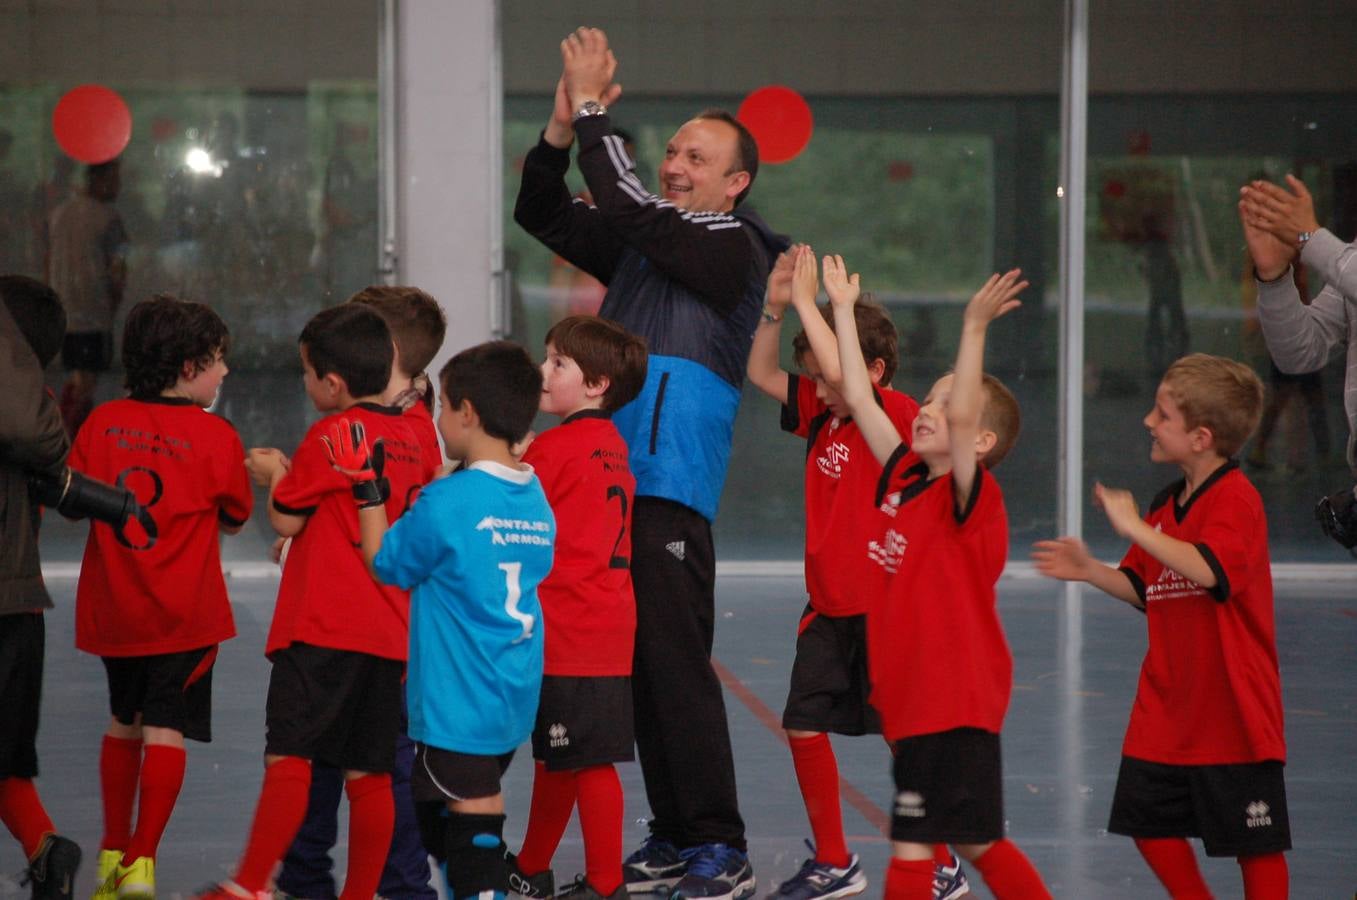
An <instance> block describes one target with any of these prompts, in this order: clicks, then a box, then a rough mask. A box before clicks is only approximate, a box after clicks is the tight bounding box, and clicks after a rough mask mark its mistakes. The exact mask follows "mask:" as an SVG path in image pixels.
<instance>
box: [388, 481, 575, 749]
mask: <svg viewBox="0 0 1357 900" xmlns="http://www.w3.org/2000/svg"><path fill="white" fill-rule="evenodd" d="M555 540H556V519H555V517H554V516H553V515H552V513H551V507H550V506H548V505H547V498H546V495H545V494H543V493H542V486H541V484H540V483H539V482H538V481H537V476H536V475H534V474H533V473H532V470H531V469H529V470H526V471H520V470H516V469H510V468H508V467H506V466H502V465H499V464H498V463H491V462H480V463H476V464H474V465H472V466H471V467H470V468H469V469H467V470H465V471H459V472H454V473H453V474H452V475H449V476H448V477H447V478H441V479H439V480H437V481H434V482H432V483H430V484H429V485H427V486H426V487H425V488H424V490H423V491H422V492H421V493H420V495H419V498H418V499H417V500H416V501H415V503H414V505H413V506H411V507H410V509H409V510H408V511H407V512H406V513H405V514H404V515H403V516H401V517H400V518H399V519H397V520H396V522H395V524H393V525H392V526H391V529H390V530H389V531H388V532H387V533H386V537H385V538H384V539H383V540H382V549H381V550H380V552H378V554H377V558H376V559H375V560H374V561H373V568H374V569H375V570H376V572H377V577H378V578H380V579H381V580H382V581H383V582H385V583H387V584H394V585H397V586H399V587H403V588H409V590H410V668H409V673H408V676H407V681H406V688H405V691H406V697H407V699H408V701H409V706H410V737H412V738H414V739H415V740H416V741H419V742H421V743H423V744H428V745H429V746H432V747H438V748H441V749H444V750H455V751H457V752H459V753H472V754H477V755H482V756H487V755H496V754H500V753H507V752H508V751H510V750H513V749H514V748H515V747H517V746H518V745H519V744H521V743H523V742H524V741H525V740H527V739H528V736H529V735H530V734H531V733H532V727H533V720H534V719H535V717H536V715H537V698H538V694H539V693H540V691H541V687H542V635H543V626H542V609H541V606H539V605H538V602H537V584H538V582H540V581H541V580H542V579H543V578H545V577H546V576H547V573H548V572H549V571H550V570H551V562H552V548H553V545H554V544H555Z"/></svg>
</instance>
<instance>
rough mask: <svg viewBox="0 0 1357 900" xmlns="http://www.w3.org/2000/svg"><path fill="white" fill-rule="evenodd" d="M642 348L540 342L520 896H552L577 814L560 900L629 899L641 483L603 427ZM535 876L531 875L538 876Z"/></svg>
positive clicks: (628, 390) (629, 394) (624, 336)
mask: <svg viewBox="0 0 1357 900" xmlns="http://www.w3.org/2000/svg"><path fill="white" fill-rule="evenodd" d="M645 374H646V348H645V342H644V341H642V340H641V339H640V338H638V337H636V336H635V335H633V334H630V333H628V332H627V331H626V329H624V328H622V327H621V326H620V325H617V324H616V323H613V322H609V321H607V320H606V319H600V318H597V317H594V316H570V317H568V318H566V319H562V320H561V321H560V322H557V323H556V324H555V325H554V326H552V328H551V330H550V331H548V332H547V337H546V360H545V361H544V362H543V363H542V394H541V403H540V406H539V408H540V409H541V411H542V412H544V413H549V414H551V415H554V416H559V417H560V418H561V424H560V425H558V426H557V427H555V428H550V429H548V430H546V431H544V432H543V433H542V434H540V435H538V436H537V438H536V439H534V440H533V442H532V444H531V445H529V447H528V449H527V452H526V453H525V454H524V455H523V461H524V462H525V463H528V464H530V465H531V466H532V467H533V469H534V471H535V472H536V473H537V477H538V478H539V479H540V480H541V482H542V489H543V490H544V491H545V492H546V496H547V500H548V501H550V503H551V509H552V512H554V513H555V515H556V526H557V533H558V537H557V541H556V559H555V563H554V564H553V565H552V569H551V574H550V575H549V576H548V577H547V579H546V580H545V581H543V582H542V584H541V586H540V587H539V588H538V593H539V594H540V596H541V601H542V615H543V618H544V619H545V623H546V662H545V676H544V678H543V680H542V698H541V703H540V705H539V706H538V709H537V724H536V727H535V728H534V729H533V736H532V750H533V758H534V759H535V760H536V768H535V774H534V777H533V788H532V807H531V812H530V813H529V816H528V828H527V832H526V834H525V835H524V837H523V848H522V850H520V851H519V854H518V857H517V865H518V869H519V871H518V872H517V873H515V874H524V875H526V876H527V878H526V879H525V880H523V881H522V882H520V883H516V884H515V886H514V889H515V891H516V892H517V893H520V894H523V895H525V896H530V897H537V896H551V894H552V888H553V887H554V878H553V876H552V874H551V868H550V867H551V858H552V856H553V855H555V852H556V848H557V846H558V845H559V844H560V841H561V835H562V834H563V833H564V832H565V827H566V825H567V824H568V823H569V821H570V815H571V813H572V811H573V810H574V808H575V806H576V805H577V804H578V806H579V810H580V829H581V831H582V832H583V834H584V867H585V874H584V876H583V877H582V878H580V879H579V880H577V881H576V882H575V884H574V885H573V886H572V887H571V888H569V889H568V890H567V891H566V892H565V894H568V895H570V896H575V897H579V898H581V900H590V898H600V897H613V898H620V897H624V896H625V895H626V888H625V886H624V885H623V883H622V811H623V798H622V783H621V781H619V780H618V777H617V770H616V768H615V767H614V766H615V764H616V763H619V762H630V761H631V760H632V759H633V758H634V756H633V749H632V746H633V740H634V736H633V729H632V698H631V663H632V650H633V640H634V637H635V631H636V599H635V596H634V595H633V593H632V586H631V510H632V503H633V500H634V499H635V494H636V481H635V479H634V478H632V475H631V469H630V468H629V466H628V463H627V445H626V442H625V441H623V440H622V436H621V435H620V434H619V433H618V431H617V428H616V427H615V426H614V425H613V423H612V413H613V411H614V410H616V409H618V408H620V407H621V406H623V405H625V404H627V403H629V402H630V401H631V399H632V398H633V397H635V396H636V394H637V392H638V391H640V389H641V385H642V384H644V383H645ZM534 876H535V877H534Z"/></svg>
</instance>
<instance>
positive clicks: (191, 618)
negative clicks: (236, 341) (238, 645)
mask: <svg viewBox="0 0 1357 900" xmlns="http://www.w3.org/2000/svg"><path fill="white" fill-rule="evenodd" d="M229 347H230V335H229V333H228V331H227V328H226V323H225V322H223V321H222V320H221V318H220V317H219V316H218V315H217V314H216V313H215V312H214V311H213V310H212V309H211V308H210V307H208V306H205V305H203V304H201V303H194V302H191V301H188V300H180V299H178V298H176V297H172V296H169V295H165V294H161V295H158V296H156V297H153V298H152V299H150V300H144V301H142V302H141V303H138V304H137V305H136V306H134V307H133V308H132V309H131V311H129V312H128V314H127V323H126V328H125V330H124V332H123V343H122V358H123V364H124V366H125V367H126V376H125V378H124V386H125V387H126V388H127V392H128V396H127V397H126V398H125V399H121V400H114V401H112V402H109V403H105V404H103V405H101V406H99V407H97V408H96V409H95V410H94V411H93V412H92V413H91V414H90V416H89V418H87V419H86V420H85V424H84V425H82V426H81V428H80V431H79V433H78V434H77V435H76V438H75V446H74V447H73V448H72V450H71V460H70V462H71V466H72V467H74V468H76V469H78V470H80V471H82V472H84V473H85V474H86V475H90V476H92V477H94V478H98V479H100V480H102V481H107V482H110V483H112V482H116V483H118V484H120V485H125V486H126V487H128V488H130V489H131V490H132V491H133V492H134V493H135V494H136V496H137V500H138V502H139V503H140V504H141V506H142V508H143V510H144V511H145V514H144V515H141V516H138V517H136V518H131V519H128V520H127V522H126V523H124V524H123V525H122V526H121V527H117V528H115V527H113V526H112V525H109V524H106V523H103V522H91V523H90V531H89V539H88V541H87V542H86V544H85V556H84V560H83V561H82V563H81V567H80V583H79V586H78V588H77V590H76V618H75V645H76V646H77V647H78V648H80V649H81V650H84V651H85V652H86V653H93V654H95V655H97V656H99V657H102V659H103V662H104V669H105V671H106V673H107V676H108V693H109V706H110V709H111V711H112V719H111V721H110V722H109V725H108V729H107V731H105V733H104V738H103V743H102V746H101V748H100V752H99V776H100V783H101V787H102V792H103V806H104V835H103V838H102V840H101V841H100V843H99V870H98V876H97V879H98V880H97V885H98V887H97V888H96V890H95V896H96V897H115V896H116V897H119V898H129V897H137V898H142V897H154V896H155V857H156V851H157V848H158V847H159V845H160V838H161V836H162V834H163V833H164V831H165V826H166V825H167V824H168V823H169V819H170V815H171V813H173V811H174V804H175V801H176V800H177V799H178V796H179V790H180V788H181V787H182V786H183V782H184V767H185V763H186V756H185V750H184V739H185V738H188V739H190V740H195V741H203V742H207V741H210V740H211V739H212V731H211V717H212V667H213V663H214V662H215V661H216V657H217V645H218V644H220V643H221V642H222V641H225V640H229V639H230V638H232V637H235V633H236V630H235V622H234V620H233V618H232V616H231V604H230V601H229V600H228V598H227V595H226V582H225V579H224V578H223V577H222V573H221V555H220V547H219V544H220V533H221V532H223V531H225V532H226V533H228V534H234V533H236V532H238V531H239V530H240V529H241V526H243V525H244V524H245V522H246V521H247V520H248V519H249V517H250V510H251V508H252V507H253V505H254V497H253V494H252V493H251V491H250V480H249V476H248V474H247V473H246V471H245V467H244V465H242V463H241V460H242V459H243V458H244V455H245V450H244V448H243V447H242V446H241V443H240V437H239V436H238V435H237V434H236V431H235V429H234V428H233V427H232V426H231V423H229V422H227V421H226V420H225V419H222V418H221V417H219V416H215V415H213V414H211V413H209V412H207V408H208V407H211V406H212V405H213V404H215V403H216V401H217V394H218V391H219V390H220V389H221V383H222V379H223V378H225V377H226V373H227V371H228V370H227V367H226V359H225V355H226V353H227V351H228V350H229ZM134 804H135V805H136V809H137V816H136V827H135V829H134V828H133V827H132V809H133V805H134Z"/></svg>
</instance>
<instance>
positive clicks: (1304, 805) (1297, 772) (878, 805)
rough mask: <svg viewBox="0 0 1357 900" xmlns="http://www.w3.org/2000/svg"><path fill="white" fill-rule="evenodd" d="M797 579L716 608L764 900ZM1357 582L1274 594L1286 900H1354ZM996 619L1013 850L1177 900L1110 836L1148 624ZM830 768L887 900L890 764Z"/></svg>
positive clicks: (1043, 603)
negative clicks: (1005, 665)
mask: <svg viewBox="0 0 1357 900" xmlns="http://www.w3.org/2000/svg"><path fill="white" fill-rule="evenodd" d="M73 568H74V567H72V566H66V567H57V568H56V569H55V572H56V574H54V575H53V577H51V578H50V579H49V584H50V587H51V590H52V594H53V597H54V599H55V601H56V604H57V608H56V610H54V611H53V612H51V613H49V614H48V617H47V672H46V684H45V692H44V698H43V720H42V729H41V733H40V736H39V742H40V748H39V750H40V755H41V766H42V773H41V775H40V777H39V781H38V784H39V789H40V791H41V793H42V796H43V798H44V800H45V801H46V803H47V806H48V808H49V810H50V811H51V813H52V816H53V818H54V820H55V821H56V823H57V826H58V828H60V829H61V830H63V831H64V832H65V833H67V834H69V835H71V836H73V837H74V838H75V839H76V840H77V841H79V842H80V844H81V845H82V846H83V847H84V848H85V852H86V864H85V865H84V866H83V868H82V870H81V873H80V878H79V883H78V892H77V893H78V894H79V895H83V896H88V894H89V892H90V891H91V890H92V888H93V875H92V872H93V864H92V861H93V859H94V857H95V851H96V850H97V846H96V843H97V841H98V840H99V835H100V832H101V820H100V801H99V783H98V751H99V740H100V735H101V733H102V731H103V729H104V727H105V724H106V721H107V695H106V688H105V682H104V671H103V667H102V666H101V665H100V663H99V661H98V659H96V658H94V657H92V656H87V655H85V654H83V653H80V652H78V651H76V650H75V649H74V647H73V606H74V596H75V578H74V577H73V572H71V571H70V570H71V569H73ZM241 571H242V572H244V574H237V575H235V576H233V577H232V578H231V579H230V581H229V587H230V590H231V596H232V600H233V602H234V606H235V613H236V625H237V629H238V631H239V637H238V638H237V639H236V640H233V641H231V642H229V643H227V644H225V645H224V646H223V647H222V651H221V655H220V658H219V661H218V663H217V668H216V674H215V676H214V678H215V693H214V716H213V720H214V721H213V729H214V733H215V740H214V741H213V742H212V743H211V744H209V745H205V746H204V745H195V744H190V748H189V766H188V775H187V778H186V781H185V785H184V790H183V793H182V794H181V796H180V799H179V805H178V807H177V809H176V811H175V815H174V818H173V819H172V820H171V822H170V825H169V829H168V831H167V833H166V835H165V840H164V843H163V844H162V847H161V854H160V857H159V860H158V879H157V880H158V883H159V886H160V888H161V891H160V895H161V896H162V897H166V898H169V897H179V896H188V895H191V894H192V893H193V892H194V891H195V890H196V889H197V888H199V887H201V886H202V885H204V884H205V883H207V882H210V881H214V880H217V879H220V878H223V877H226V876H227V875H229V873H230V870H231V868H232V867H233V866H234V863H235V861H236V858H237V856H238V854H239V852H240V850H241V848H242V845H243V842H244V840H245V836H246V830H247V828H248V826H249V821H250V818H251V816H252V815H253V812H254V805H255V801H256V798H257V796H258V789H259V784H260V780H261V771H262V761H261V754H262V748H263V739H264V696H265V691H266V688H267V684H268V674H269V667H268V664H267V662H266V661H265V660H264V658H263V656H262V648H263V643H264V636H265V634H266V631H267V628H268V622H269V616H270V613H271V611H272V605H273V598H274V593H275V591H276V588H277V578H276V576H275V575H272V574H271V573H269V572H268V571H267V569H260V568H255V569H251V570H245V569H243V568H242V570H241ZM794 571H795V570H794V569H790V568H788V567H785V566H765V567H760V566H758V565H754V564H743V565H742V564H730V565H726V566H723V567H722V574H721V576H720V578H719V581H718V588H717V606H718V612H717V616H718V624H717V638H716V649H715V654H714V656H715V662H716V666H717V671H718V672H719V674H720V675H721V677H722V679H723V681H724V682H725V684H726V688H727V690H726V704H727V710H728V713H729V719H730V724H731V732H732V739H733V741H734V746H735V761H736V767H737V776H738V780H739V790H740V800H741V806H742V809H743V813H744V816H745V821H746V824H747V828H748V835H749V842H750V851H751V855H752V859H753V863H754V868H755V871H756V874H757V876H758V879H759V886H758V892H757V896H758V897H762V896H764V895H765V894H766V893H767V892H768V891H770V890H771V889H772V888H773V886H774V885H775V884H776V883H777V882H778V881H780V880H782V879H783V878H786V877H789V876H790V875H792V874H793V873H794V872H795V871H796V870H797V868H798V866H799V865H800V862H801V860H802V859H803V858H804V855H805V853H806V848H805V845H804V844H803V843H802V842H803V840H804V839H805V838H807V837H809V834H810V831H809V827H808V825H807V823H806V818H805V813H804V810H803V808H802V805H801V800H800V795H799V793H798V791H797V788H796V780H795V776H794V773H793V770H792V764H791V758H790V755H789V753H788V751H787V748H786V746H785V744H784V742H783V739H782V734H781V731H780V729H779V728H778V721H779V718H780V713H781V708H782V703H783V700H784V699H785V692H786V687H787V676H788V672H789V670H790V666H791V661H792V651H793V641H794V635H795V628H796V622H797V618H798V614H799V613H800V611H801V608H802V605H803V603H804V595H803V588H802V583H801V580H800V578H799V577H797V576H796V575H795V574H794ZM1330 571H1337V573H1338V574H1340V575H1345V574H1346V573H1344V572H1343V571H1342V570H1330ZM1353 576H1354V577H1344V578H1343V580H1341V581H1324V580H1315V579H1313V578H1312V579H1296V580H1290V581H1279V582H1278V584H1277V590H1276V610H1277V634H1278V643H1279V651H1280V657H1281V666H1282V686H1283V692H1284V700H1285V708H1286V736H1287V743H1288V748H1289V757H1290V758H1289V761H1288V765H1287V769H1286V775H1287V787H1288V798H1289V806H1290V813H1291V821H1292V828H1293V840H1294V843H1295V849H1294V850H1293V851H1292V852H1291V853H1290V854H1289V855H1288V859H1289V863H1290V871H1291V885H1292V897H1295V898H1304V900H1309V898H1339V897H1351V896H1353V893H1354V890H1357V814H1354V813H1355V811H1357V767H1355V766H1354V765H1353V764H1352V760H1353V759H1354V745H1355V744H1357V655H1355V654H1354V652H1353V651H1354V647H1357V567H1354V570H1353ZM999 606H1000V610H1001V613H1002V616H1003V621H1004V626H1005V629H1006V631H1007V634H1008V640H1009V643H1010V646H1011V648H1012V651H1013V658H1014V690H1013V697H1012V702H1011V704H1010V706H1009V711H1008V718H1007V720H1006V723H1005V728H1004V735H1003V747H1004V785H1005V802H1006V812H1007V819H1008V829H1009V835H1010V837H1012V838H1013V839H1014V840H1015V841H1016V842H1017V843H1018V844H1019V845H1020V846H1021V847H1022V848H1023V849H1024V850H1025V851H1026V852H1027V853H1028V855H1029V856H1030V857H1031V858H1032V860H1033V861H1034V862H1035V863H1036V865H1037V867H1038V868H1039V869H1040V870H1041V872H1042V874H1043V875H1044V877H1045V879H1046V881H1047V883H1048V885H1049V886H1050V887H1051V889H1052V891H1053V892H1054V894H1055V896H1057V897H1062V898H1064V897H1069V898H1107V900H1132V898H1150V897H1157V896H1163V893H1162V891H1161V889H1160V888H1159V886H1158V884H1157V882H1156V881H1155V880H1154V878H1153V876H1152V875H1151V874H1150V871H1149V869H1148V868H1147V867H1146V866H1145V864H1144V863H1143V862H1142V861H1141V859H1140V857H1139V855H1138V854H1137V853H1136V851H1135V849H1134V846H1133V845H1132V843H1131V841H1130V840H1129V839H1126V838H1122V837H1118V836H1115V835H1108V834H1107V833H1106V831H1105V826H1106V824H1107V813H1108V808H1109V804H1110V802H1111V796H1112V787H1113V783H1114V780H1115V776H1116V771H1117V763H1118V759H1119V754H1120V745H1121V738H1122V732H1123V729H1124V727H1125V724H1126V719H1127V715H1128V712H1129V710H1130V704H1131V699H1132V697H1133V695H1134V692H1135V683H1136V675H1137V672H1138V668H1139V665H1140V660H1141V657H1142V654H1143V652H1144V647H1145V626H1144V620H1143V618H1142V617H1141V616H1140V614H1138V613H1136V612H1135V611H1133V610H1131V609H1130V608H1129V607H1126V606H1124V605H1123V604H1121V603H1119V602H1117V601H1115V600H1112V599H1110V598H1108V597H1105V596H1103V595H1101V594H1097V593H1096V592H1092V591H1085V592H1084V593H1083V594H1082V595H1080V594H1078V593H1077V592H1073V593H1067V591H1066V589H1065V587H1064V586H1063V585H1060V584H1057V583H1055V582H1049V581H1046V580H1044V579H1040V578H1038V577H1034V576H1032V575H1031V573H1030V570H1029V569H1027V568H1026V567H1024V566H1017V567H1015V571H1014V572H1013V574H1010V575H1006V576H1005V577H1004V579H1003V580H1002V581H1001V582H1000V585H999ZM940 687H945V686H941V685H940ZM835 748H836V750H837V752H838V755H839V763H840V770H841V775H842V779H843V798H844V822H845V826H846V829H847V831H848V834H849V835H850V845H851V846H852V848H853V849H854V850H855V851H856V852H857V853H859V854H861V856H862V859H863V862H864V866H865V868H866V871H867V873H868V876H869V878H870V879H871V882H872V884H871V886H870V887H869V889H868V893H867V894H865V895H864V896H879V895H880V888H881V881H882V879H881V875H882V872H883V871H884V867H885V864H886V859H887V854H888V844H887V842H886V840H885V839H884V838H883V836H882V829H883V827H884V826H885V825H886V823H887V821H888V816H887V810H889V808H890V807H889V804H890V799H891V785H890V778H889V768H888V761H889V754H888V752H887V750H886V748H885V746H884V745H883V744H882V743H881V742H880V741H879V740H878V739H876V738H870V737H867V738H856V739H842V738H840V739H836V740H835ZM529 757H530V751H529V750H528V749H527V748H523V749H521V750H520V751H519V755H518V757H517V758H516V759H515V761H514V764H513V766H512V767H511V769H510V770H509V773H508V776H507V780H506V785H505V789H506V794H507V799H508V808H509V809H508V812H509V819H508V824H507V827H506V839H507V840H508V842H509V844H510V846H511V848H514V849H516V848H517V844H518V841H519V839H520V837H521V835H522V831H523V826H524V823H525V817H526V814H527V806H528V795H529V785H530V779H531V771H532V769H531V765H530V758H529ZM622 775H623V784H624V787H625V789H626V791H627V819H626V831H627V834H626V840H625V842H626V846H627V847H628V848H631V847H633V846H634V845H636V844H637V843H639V841H640V840H641V838H642V836H643V835H644V834H645V827H644V816H645V815H646V807H645V802H644V794H643V791H642V787H641V778H640V771H639V769H638V768H637V767H636V765H635V764H632V765H627V766H623V767H622ZM346 815H347V813H341V819H343V818H344V817H345V816H346ZM1196 846H1197V852H1198V855H1199V857H1201V848H1200V844H1197V845H1196ZM21 869H22V861H21V859H20V853H19V850H18V847H17V845H16V844H15V843H14V842H13V841H0V896H19V895H23V896H26V895H27V888H23V889H21V888H20V887H19V886H18V873H19V872H20V871H21ZM555 870H556V874H557V883H558V884H562V883H568V882H569V881H570V880H571V879H572V878H573V877H574V875H575V873H577V872H580V871H582V870H583V852H582V846H581V843H580V840H579V832H578V829H577V826H576V825H575V824H574V823H572V825H571V827H570V829H569V830H568V831H567V833H566V838H565V841H564V843H563V844H562V847H561V849H560V851H559V853H558V855H557V859H556V863H555ZM1203 870H1204V872H1205V874H1206V878H1207V880H1208V882H1209V883H1210V885H1211V887H1212V889H1213V891H1215V893H1216V896H1217V897H1220V898H1230V897H1241V896H1242V888H1241V886H1240V880H1239V874H1238V867H1237V866H1236V865H1235V863H1234V861H1233V860H1232V859H1224V860H1204V861H1203ZM338 871H340V872H342V871H343V860H342V850H341V851H340V859H339V864H338ZM972 885H973V895H974V896H976V897H988V896H989V894H988V893H987V892H986V891H985V890H984V888H983V887H982V886H981V885H980V884H979V883H978V878H974V879H973V880H972Z"/></svg>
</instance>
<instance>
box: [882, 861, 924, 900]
mask: <svg viewBox="0 0 1357 900" xmlns="http://www.w3.org/2000/svg"><path fill="white" fill-rule="evenodd" d="M885 897H886V900H933V860H931V859H910V860H905V859H896V858H895V857H891V864H890V867H889V868H887V869H886V890H885Z"/></svg>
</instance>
